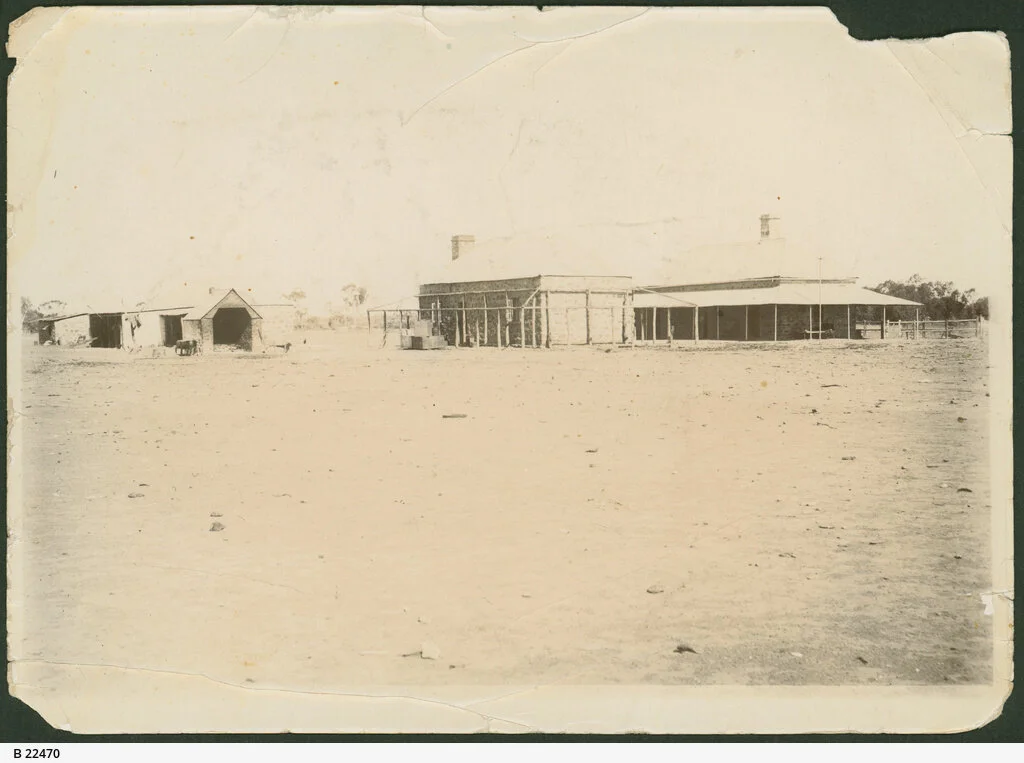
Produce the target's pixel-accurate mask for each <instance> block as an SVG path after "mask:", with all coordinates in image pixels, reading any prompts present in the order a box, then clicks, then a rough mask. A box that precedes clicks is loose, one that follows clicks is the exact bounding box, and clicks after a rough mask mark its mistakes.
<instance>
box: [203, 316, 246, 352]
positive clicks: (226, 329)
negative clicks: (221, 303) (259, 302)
mask: <svg viewBox="0 0 1024 763" xmlns="http://www.w3.org/2000/svg"><path fill="white" fill-rule="evenodd" d="M213 344H214V346H215V347H216V346H217V345H234V346H236V347H241V348H242V349H244V350H252V318H250V317H249V311H248V310H246V309H245V308H244V307H222V308H220V309H219V310H218V311H217V312H216V313H214V314H213Z"/></svg>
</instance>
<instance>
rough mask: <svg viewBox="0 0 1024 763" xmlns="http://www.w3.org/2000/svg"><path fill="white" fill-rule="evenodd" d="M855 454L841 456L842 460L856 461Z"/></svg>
mask: <svg viewBox="0 0 1024 763" xmlns="http://www.w3.org/2000/svg"><path fill="white" fill-rule="evenodd" d="M856 460H857V457H856V456H843V461H856Z"/></svg>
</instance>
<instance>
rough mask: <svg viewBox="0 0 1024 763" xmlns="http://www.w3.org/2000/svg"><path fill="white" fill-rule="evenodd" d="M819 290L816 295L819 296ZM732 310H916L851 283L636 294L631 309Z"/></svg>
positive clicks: (906, 302)
mask: <svg viewBox="0 0 1024 763" xmlns="http://www.w3.org/2000/svg"><path fill="white" fill-rule="evenodd" d="M819 289H820V293H819ZM682 303H690V304H693V305H696V306H698V307H733V306H741V305H817V304H822V305H885V306H899V305H903V306H907V307H920V304H919V303H918V302H911V301H910V300H909V299H901V298H899V297H891V296H889V295H888V294H880V293H879V292H877V291H871V290H870V289H865V288H863V287H862V286H857V285H855V284H822V285H821V286H820V287H819V286H818V284H816V283H782V284H779V285H778V286H771V287H767V288H761V289H720V290H714V291H669V292H657V293H653V292H636V293H635V294H634V295H633V307H640V308H644V307H685V306H686V305H684V304H682Z"/></svg>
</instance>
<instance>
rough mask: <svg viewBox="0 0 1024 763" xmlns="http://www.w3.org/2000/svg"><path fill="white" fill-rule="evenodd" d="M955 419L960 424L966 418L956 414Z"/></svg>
mask: <svg viewBox="0 0 1024 763" xmlns="http://www.w3.org/2000/svg"><path fill="white" fill-rule="evenodd" d="M956 420H957V421H959V422H960V423H961V424H963V423H964V422H965V421H967V419H965V418H964V417H963V416H957V417H956Z"/></svg>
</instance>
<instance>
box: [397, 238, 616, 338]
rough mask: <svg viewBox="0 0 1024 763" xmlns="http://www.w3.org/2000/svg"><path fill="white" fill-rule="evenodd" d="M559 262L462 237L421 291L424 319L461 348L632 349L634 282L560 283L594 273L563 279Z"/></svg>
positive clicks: (539, 251) (542, 253) (593, 278)
mask: <svg viewBox="0 0 1024 763" xmlns="http://www.w3.org/2000/svg"><path fill="white" fill-rule="evenodd" d="M558 261H559V258H558V256H557V253H553V252H551V251H550V250H548V249H546V248H545V247H544V245H543V242H541V243H540V244H538V243H537V242H531V241H526V240H515V241H513V240H500V241H493V242H488V243H486V244H480V245H476V242H475V241H474V239H473V237H472V236H455V237H453V238H452V257H451V261H450V262H449V263H448V264H447V266H446V267H445V268H443V269H442V271H441V272H440V273H439V274H438V277H436V278H434V279H432V280H431V281H430V282H429V283H424V284H423V285H421V286H420V290H419V297H418V301H419V310H418V316H417V317H418V318H419V319H421V320H425V319H426V320H430V321H431V324H432V325H433V327H434V331H435V333H436V334H437V335H440V336H442V337H444V339H445V341H446V342H447V343H448V344H449V345H451V346H455V347H477V346H479V347H551V346H552V345H571V344H605V343H614V344H619V343H623V342H628V341H630V339H631V338H632V332H633V324H634V321H633V302H632V299H633V281H632V278H631V277H629V276H623V275H616V274H612V273H609V272H607V271H605V272H598V271H600V270H602V269H601V268H596V267H595V269H594V270H593V271H592V272H594V274H593V275H559V273H560V272H577V273H578V272H584V273H585V272H587V270H585V269H580V270H575V271H561V270H560V268H559V266H558ZM583 267H586V266H583ZM409 318H410V316H403V315H399V320H400V321H401V320H409Z"/></svg>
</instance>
